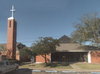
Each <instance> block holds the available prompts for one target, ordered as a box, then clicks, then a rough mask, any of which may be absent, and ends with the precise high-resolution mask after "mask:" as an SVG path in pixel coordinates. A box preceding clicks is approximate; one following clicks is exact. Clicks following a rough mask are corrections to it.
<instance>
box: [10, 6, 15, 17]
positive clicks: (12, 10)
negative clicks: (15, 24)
mask: <svg viewBox="0 0 100 74" xmlns="http://www.w3.org/2000/svg"><path fill="white" fill-rule="evenodd" d="M10 11H11V12H12V17H14V12H15V8H14V6H13V5H12V9H11V10H10Z"/></svg>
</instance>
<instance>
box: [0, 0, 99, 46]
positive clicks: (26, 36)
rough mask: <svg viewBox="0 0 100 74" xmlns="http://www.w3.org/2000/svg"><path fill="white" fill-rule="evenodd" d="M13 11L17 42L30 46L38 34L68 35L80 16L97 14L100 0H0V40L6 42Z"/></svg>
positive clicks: (44, 35) (40, 35)
mask: <svg viewBox="0 0 100 74" xmlns="http://www.w3.org/2000/svg"><path fill="white" fill-rule="evenodd" d="M12 5H14V6H15V9H16V12H15V14H14V17H15V19H16V21H17V42H22V43H23V44H26V45H27V46H31V45H32V43H34V42H35V41H36V40H37V39H38V38H39V37H53V38H60V37H61V36H63V35H67V36H71V34H72V32H73V31H74V30H75V28H74V26H75V25H76V24H78V23H79V21H80V19H81V17H82V16H84V15H86V14H91V13H98V14H100V0H0V43H6V42H7V19H8V18H9V17H11V12H10V9H11V6H12Z"/></svg>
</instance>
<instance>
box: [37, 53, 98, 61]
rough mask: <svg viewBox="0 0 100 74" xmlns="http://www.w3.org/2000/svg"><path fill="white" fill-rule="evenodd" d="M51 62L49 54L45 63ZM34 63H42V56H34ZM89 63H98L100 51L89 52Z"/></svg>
mask: <svg viewBox="0 0 100 74" xmlns="http://www.w3.org/2000/svg"><path fill="white" fill-rule="evenodd" d="M50 61H51V54H50V55H47V62H50ZM36 62H37V63H44V62H45V59H44V55H42V56H41V55H38V56H36ZM91 63H100V51H92V52H91Z"/></svg>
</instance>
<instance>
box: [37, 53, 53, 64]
mask: <svg viewBox="0 0 100 74" xmlns="http://www.w3.org/2000/svg"><path fill="white" fill-rule="evenodd" d="M46 61H47V62H50V61H51V54H49V55H46ZM36 63H45V58H44V55H38V56H36Z"/></svg>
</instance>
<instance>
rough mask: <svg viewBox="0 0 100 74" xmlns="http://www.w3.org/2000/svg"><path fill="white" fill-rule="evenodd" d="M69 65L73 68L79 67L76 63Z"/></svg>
mask: <svg viewBox="0 0 100 74" xmlns="http://www.w3.org/2000/svg"><path fill="white" fill-rule="evenodd" d="M70 66H71V67H72V68H73V69H78V70H79V69H80V68H79V67H78V66H77V65H75V64H70Z"/></svg>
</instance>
